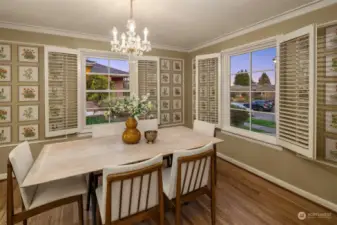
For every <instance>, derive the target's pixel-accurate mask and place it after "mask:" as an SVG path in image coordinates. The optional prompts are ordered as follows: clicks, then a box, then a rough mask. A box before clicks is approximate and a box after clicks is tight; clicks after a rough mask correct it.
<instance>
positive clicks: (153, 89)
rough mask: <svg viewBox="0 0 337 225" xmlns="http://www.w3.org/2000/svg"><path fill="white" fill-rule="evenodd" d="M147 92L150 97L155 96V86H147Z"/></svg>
mask: <svg viewBox="0 0 337 225" xmlns="http://www.w3.org/2000/svg"><path fill="white" fill-rule="evenodd" d="M147 93H150V97H156V96H157V88H151V87H148V89H147Z"/></svg>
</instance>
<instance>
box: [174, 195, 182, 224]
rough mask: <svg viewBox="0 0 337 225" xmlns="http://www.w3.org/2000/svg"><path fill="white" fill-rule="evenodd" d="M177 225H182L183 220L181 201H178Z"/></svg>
mask: <svg viewBox="0 0 337 225" xmlns="http://www.w3.org/2000/svg"><path fill="white" fill-rule="evenodd" d="M175 207H176V223H175V224H176V225H180V222H181V221H180V220H181V204H180V201H179V200H177V199H176V205H175Z"/></svg>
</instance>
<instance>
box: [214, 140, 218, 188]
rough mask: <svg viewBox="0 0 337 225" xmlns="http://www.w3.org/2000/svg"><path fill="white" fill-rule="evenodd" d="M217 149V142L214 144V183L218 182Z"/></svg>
mask: <svg viewBox="0 0 337 225" xmlns="http://www.w3.org/2000/svg"><path fill="white" fill-rule="evenodd" d="M216 153H217V150H216V144H215V145H214V184H215V185H216V184H217V181H218V179H217V177H218V176H217V154H216Z"/></svg>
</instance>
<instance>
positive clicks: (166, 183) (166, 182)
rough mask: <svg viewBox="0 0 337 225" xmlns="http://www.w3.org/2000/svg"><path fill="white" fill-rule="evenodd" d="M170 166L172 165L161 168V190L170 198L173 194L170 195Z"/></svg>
mask: <svg viewBox="0 0 337 225" xmlns="http://www.w3.org/2000/svg"><path fill="white" fill-rule="evenodd" d="M171 168H172V167H170V168H165V169H163V191H164V193H165V195H166V196H167V197H168V199H170V200H171V199H172V198H173V196H171V195H170V179H171Z"/></svg>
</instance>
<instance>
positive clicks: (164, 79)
mask: <svg viewBox="0 0 337 225" xmlns="http://www.w3.org/2000/svg"><path fill="white" fill-rule="evenodd" d="M160 82H161V83H162V84H169V83H170V74H169V73H162V74H160Z"/></svg>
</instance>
